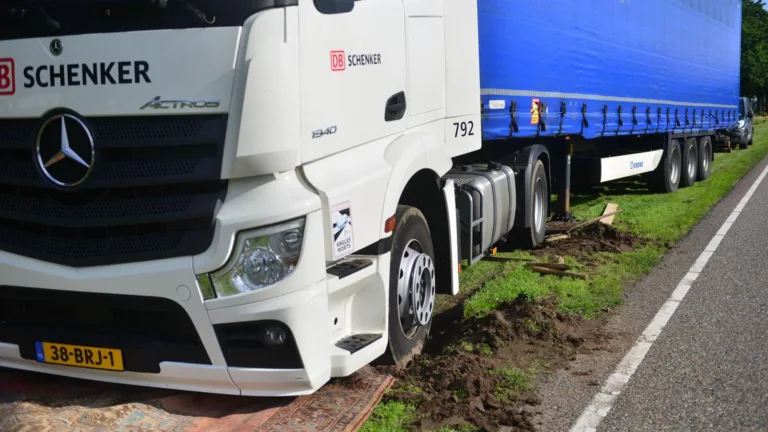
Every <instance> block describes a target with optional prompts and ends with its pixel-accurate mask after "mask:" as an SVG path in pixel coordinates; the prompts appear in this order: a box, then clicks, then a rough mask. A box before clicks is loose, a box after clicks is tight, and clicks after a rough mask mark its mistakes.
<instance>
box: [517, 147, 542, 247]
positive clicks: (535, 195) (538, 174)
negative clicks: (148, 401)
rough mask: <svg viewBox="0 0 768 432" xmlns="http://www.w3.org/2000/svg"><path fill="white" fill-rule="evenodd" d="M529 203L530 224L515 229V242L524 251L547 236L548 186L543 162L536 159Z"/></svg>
mask: <svg viewBox="0 0 768 432" xmlns="http://www.w3.org/2000/svg"><path fill="white" fill-rule="evenodd" d="M530 188H531V189H530V197H531V198H530V200H531V201H530V203H528V212H529V214H528V216H529V218H530V219H529V220H530V221H531V224H530V226H529V227H527V228H516V229H515V232H514V234H515V240H516V242H517V243H518V244H519V245H520V246H521V247H522V248H524V249H533V248H535V247H536V246H539V245H540V244H542V243H544V237H545V235H546V234H547V217H548V210H549V184H548V182H547V170H546V168H545V167H544V162H542V160H541V159H538V160H537V161H536V163H535V164H533V169H531V183H530Z"/></svg>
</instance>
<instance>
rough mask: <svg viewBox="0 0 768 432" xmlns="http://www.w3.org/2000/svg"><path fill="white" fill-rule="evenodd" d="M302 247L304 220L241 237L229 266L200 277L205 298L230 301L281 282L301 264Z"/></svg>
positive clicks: (237, 240)
mask: <svg viewBox="0 0 768 432" xmlns="http://www.w3.org/2000/svg"><path fill="white" fill-rule="evenodd" d="M303 243H304V219H303V218H302V219H299V220H295V221H291V222H288V223H285V224H280V225H277V226H274V227H269V228H262V229H256V230H252V231H243V232H241V233H239V234H238V235H237V239H236V242H235V248H234V250H233V251H232V256H231V257H230V258H229V261H227V264H226V265H224V267H222V268H221V269H220V270H217V271H215V272H212V273H210V274H205V275H198V282H199V285H200V289H201V291H202V293H203V297H204V298H205V299H206V300H208V299H211V298H213V297H216V296H219V297H227V296H232V295H236V294H242V293H246V292H251V291H256V290H259V289H261V288H264V287H268V286H270V285H273V284H275V283H277V282H280V281H281V280H283V279H285V278H286V277H288V275H290V274H291V273H292V272H293V269H294V268H295V267H296V264H298V262H299V257H300V256H301V246H302V244H303Z"/></svg>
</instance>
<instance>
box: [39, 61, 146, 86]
mask: <svg viewBox="0 0 768 432" xmlns="http://www.w3.org/2000/svg"><path fill="white" fill-rule="evenodd" d="M151 82H152V80H151V79H150V78H149V63H148V62H145V61H120V62H109V63H77V64H61V65H42V66H27V67H25V68H24V87H25V88H33V87H41V88H46V87H78V86H89V85H116V84H117V85H119V84H123V85H124V84H142V83H146V84H149V83H151Z"/></svg>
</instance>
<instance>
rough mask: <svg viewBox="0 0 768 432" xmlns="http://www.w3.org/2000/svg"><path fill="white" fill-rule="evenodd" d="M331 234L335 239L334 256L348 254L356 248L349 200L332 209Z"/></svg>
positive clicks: (335, 257) (338, 256)
mask: <svg viewBox="0 0 768 432" xmlns="http://www.w3.org/2000/svg"><path fill="white" fill-rule="evenodd" d="M331 236H332V240H333V258H334V259H338V258H341V257H342V256H344V255H348V254H350V253H351V252H352V249H353V248H354V240H353V232H352V211H351V209H350V205H349V201H347V202H344V203H341V204H337V205H335V206H334V207H333V208H332V209H331Z"/></svg>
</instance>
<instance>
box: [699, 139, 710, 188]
mask: <svg viewBox="0 0 768 432" xmlns="http://www.w3.org/2000/svg"><path fill="white" fill-rule="evenodd" d="M711 173H712V138H711V137H708V136H705V137H701V138H700V139H699V169H698V177H699V181H704V180H706V179H708V178H709V175H710V174H711Z"/></svg>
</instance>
